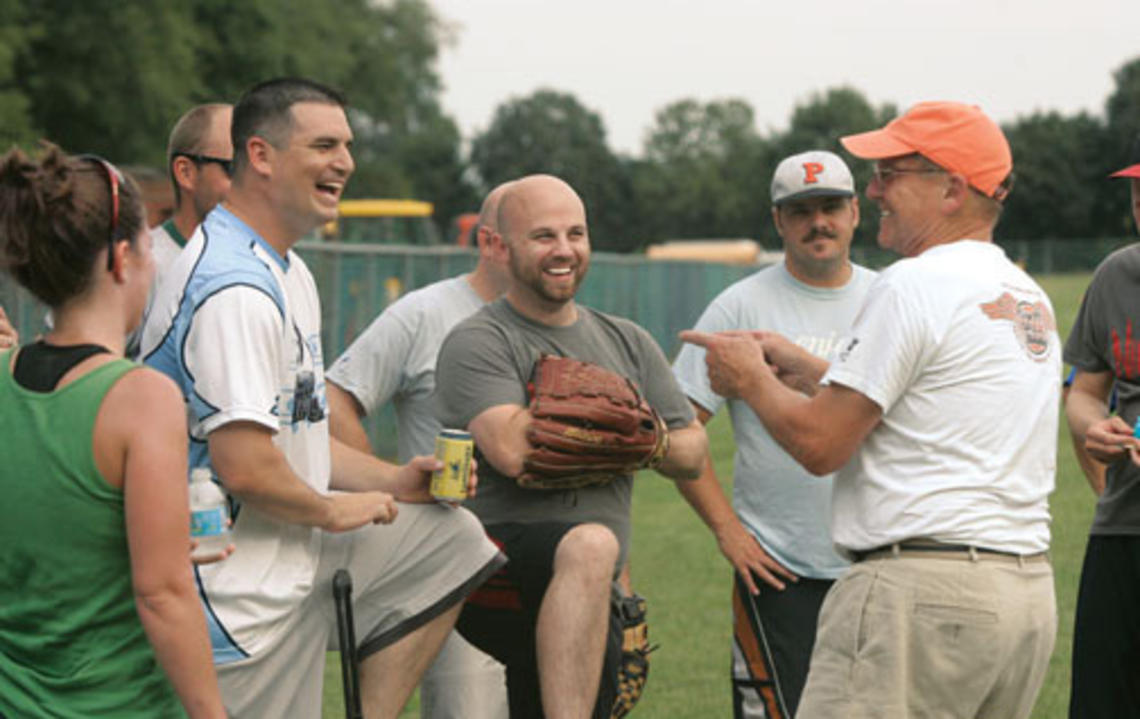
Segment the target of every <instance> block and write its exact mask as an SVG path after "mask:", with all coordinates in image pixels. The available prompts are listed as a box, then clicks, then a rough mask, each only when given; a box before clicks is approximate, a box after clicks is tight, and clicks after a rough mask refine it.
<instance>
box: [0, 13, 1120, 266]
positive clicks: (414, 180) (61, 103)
mask: <svg viewBox="0 0 1140 719" xmlns="http://www.w3.org/2000/svg"><path fill="white" fill-rule="evenodd" d="M455 33H456V31H455V30H454V29H453V28H452V27H451V26H450V25H448V23H447V22H446V20H445V19H444V18H441V17H440V16H439V15H438V14H437V13H436V12H435V11H434V9H433V8H432V6H431V5H430V3H429V2H428V0H388V1H387V2H372V1H371V0H327V1H326V2H323V3H297V2H286V1H284V0H245V2H242V3H238V4H234V3H230V2H225V1H224V0H183V2H180V3H155V2H153V0H114V1H113V2H112V0H87V2H84V3H73V2H70V1H69V0H0V144H2V145H3V146H5V147H6V146H8V145H10V144H13V143H17V144H21V145H25V146H31V145H33V144H34V143H35V141H36V139H37V138H48V139H50V140H52V141H54V142H56V143H58V144H60V145H62V146H63V147H64V148H66V149H68V150H69V151H76V152H78V151H83V152H96V153H99V154H102V155H105V156H107V157H109V158H111V159H113V160H115V161H117V162H121V163H124V164H146V165H152V166H156V167H162V165H163V164H164V151H165V140H166V136H167V133H168V132H169V128H170V126H171V124H172V123H173V122H174V120H175V119H176V118H177V117H178V116H179V115H180V114H181V113H182V112H183V111H184V110H185V109H187V108H188V107H190V106H191V105H194V104H197V103H200V102H208V101H219V100H220V101H231V102H232V101H234V100H236V98H237V97H238V96H239V95H240V93H241V92H242V91H243V90H244V89H246V88H247V87H249V86H251V85H253V84H254V83H256V82H258V81H260V80H263V79H266V78H269V77H274V76H277V75H285V74H293V75H304V76H308V77H312V78H314V79H317V80H319V81H322V82H325V83H327V84H330V85H332V86H335V87H338V88H340V89H342V90H343V91H344V92H345V93H346V94H347V96H348V98H349V101H350V104H351V108H352V109H351V111H350V121H351V123H352V125H353V129H354V131H355V134H356V142H355V149H354V155H355V159H356V162H357V172H356V175H355V177H354V179H353V180H352V182H351V183H350V184H349V193H350V195H351V196H357V197H416V198H419V199H427V200H431V201H433V202H434V203H435V204H436V208H437V221H439V222H440V224H441V225H442V224H446V222H447V221H448V220H449V219H450V218H451V217H453V216H454V215H456V214H458V213H460V212H464V211H470V210H473V209H475V208H477V206H478V203H479V200H480V197H481V195H482V194H483V193H484V192H485V191H486V190H487V189H488V188H489V187H492V186H494V185H495V184H497V183H499V182H501V181H503V180H506V179H510V178H512V177H518V176H520V175H523V174H527V173H532V172H550V173H554V174H557V175H559V176H561V177H563V178H565V179H566V180H567V181H568V182H570V184H572V185H573V186H574V187H576V188H577V189H578V190H579V192H580V193H581V194H582V196H583V198H584V200H585V201H586V205H587V208H588V209H589V212H590V222H591V236H592V238H593V242H594V245H595V247H597V248H599V249H605V250H611V251H631V250H636V249H638V248H640V247H643V246H644V245H646V244H648V243H651V242H658V241H662V240H665V239H700V238H712V237H721V238H725V237H752V238H756V239H759V240H761V241H762V242H763V243H764V244H765V245H767V246H770V247H772V246H776V244H777V243H778V240H777V238H776V237H775V234H774V230H773V228H772V223H771V221H770V219H769V198H768V186H769V182H770V178H771V173H772V171H773V169H774V168H775V165H776V163H778V162H779V160H780V159H781V158H782V157H784V156H786V155H789V154H792V153H794V152H799V151H801V150H805V149H815V148H822V149H830V150H832V151H835V152H838V153H840V154H841V155H844V156H845V157H846V159H848V160H853V158H850V157H849V156H846V155H845V153H844V151H843V150H842V148H841V147H840V146H839V143H838V138H839V137H840V136H842V135H845V134H850V133H853V132H861V131H864V130H869V129H873V128H876V127H880V126H881V125H882V124H883V123H885V122H886V121H888V120H889V119H890V118H892V117H894V116H895V115H897V114H898V112H899V109H900V108H897V107H896V106H894V105H893V104H889V103H886V104H882V105H879V106H876V105H874V104H872V103H871V102H870V101H868V100H867V98H866V97H865V96H864V95H863V94H862V93H861V92H860V91H859V90H857V89H855V88H853V87H847V86H844V87H835V88H829V89H826V90H821V91H819V92H816V93H814V94H812V95H810V96H809V97H807V98H805V99H804V100H803V101H802V102H801V103H799V104H798V105H797V106H796V107H795V108H794V109H793V111H792V115H791V117H790V119H789V124H788V127H787V129H785V130H779V131H772V132H769V133H762V132H760V131H759V130H758V129H757V128H756V122H755V116H754V111H753V109H752V107H751V106H750V105H749V104H748V103H747V102H745V101H743V100H740V99H724V100H715V101H711V102H701V101H698V100H694V99H681V100H678V101H676V102H673V103H671V104H669V105H667V106H665V107H663V108H661V109H660V110H658V112H657V113H656V114H655V116H654V118H653V121H652V123H651V125H650V127H649V128H648V129H647V132H646V135H645V141H644V144H643V147H642V151H641V153H640V155H638V156H626V155H623V154H619V153H616V152H614V151H613V150H612V149H611V148H610V147H609V145H608V143H607V139H606V130H605V125H604V123H603V122H602V119H601V116H600V115H599V114H598V112H597V111H595V110H592V109H590V108H587V107H586V106H584V105H583V104H582V103H581V102H580V101H579V100H578V99H577V98H576V97H574V96H573V95H571V94H569V93H565V92H560V91H558V90H555V89H542V90H538V91H536V92H533V93H531V94H529V95H527V96H523V97H515V98H510V99H507V100H505V101H504V102H502V103H501V104H500V105H499V106H498V107H497V109H496V111H495V113H494V116H493V118H492V119H491V121H490V124H489V125H488V127H487V128H486V129H485V130H483V131H482V132H480V133H478V134H477V135H476V136H475V137H474V138H472V141H471V145H470V150H469V152H465V151H464V149H463V143H462V138H461V136H460V133H459V130H458V127H457V125H456V123H455V121H454V119H453V118H451V117H449V116H448V115H447V114H446V113H445V112H443V110H442V108H441V106H440V103H439V97H440V91H441V84H440V78H439V75H438V73H437V70H436V60H437V58H438V55H439V51H440V48H441V47H443V46H444V45H445V44H447V43H449V42H453V41H454V40H455V37H456V35H455ZM1113 79H1114V81H1115V89H1114V90H1113V92H1112V93H1111V94H1110V96H1109V97H1108V98H1107V100H1106V102H1105V107H1104V113H1103V115H1092V114H1089V113H1084V112H1082V113H1077V114H1075V115H1065V114H1062V113H1059V112H1037V113H1034V114H1032V115H1029V116H1025V117H1020V118H1018V119H1016V120H1015V121H1013V122H1010V123H1007V124H1006V125H1005V131H1006V133H1007V136H1008V137H1009V140H1010V144H1011V146H1012V149H1013V154H1014V165H1015V172H1016V175H1017V178H1016V185H1015V188H1014V192H1013V194H1012V195H1011V197H1010V199H1009V201H1008V204H1007V208H1006V211H1005V215H1004V217H1003V219H1002V223H1001V225H1000V226H999V229H998V232H999V234H1000V235H1001V236H1002V237H1005V238H1009V239H1025V240H1037V239H1066V238H1068V239H1077V238H1089V237H1125V236H1128V235H1130V234H1131V232H1130V229H1129V222H1130V214H1129V209H1128V201H1127V197H1128V194H1127V187H1126V186H1125V183H1110V182H1107V181H1106V180H1105V177H1106V175H1107V174H1108V173H1109V172H1111V171H1112V170H1114V169H1116V168H1118V167H1120V166H1122V165H1123V164H1124V163H1125V162H1126V161H1127V160H1128V156H1129V148H1130V145H1131V142H1132V140H1133V138H1134V137H1135V136H1136V135H1137V133H1138V132H1140V57H1138V58H1136V59H1135V60H1132V61H1130V62H1128V63H1126V64H1124V65H1123V66H1122V67H1120V68H1119V69H1118V70H1117V71H1116V72H1115V73H1114V74H1113ZM904 109H905V108H904ZM851 166H852V169H853V171H854V173H855V178H856V182H857V183H858V185H859V187H865V185H866V183H867V181H868V180H869V175H870V167H869V166H868V165H867V163H864V162H856V161H852V162H851ZM876 230H877V218H876V217H875V213H873V212H865V213H864V222H863V225H862V227H861V229H860V235H859V239H858V240H857V241H858V242H864V243H871V242H873V238H874V236H875V233H876Z"/></svg>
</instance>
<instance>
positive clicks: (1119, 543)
mask: <svg viewBox="0 0 1140 719" xmlns="http://www.w3.org/2000/svg"><path fill="white" fill-rule="evenodd" d="M1111 176H1112V177H1117V178H1123V179H1126V180H1128V181H1129V182H1130V183H1131V185H1132V216H1133V218H1134V219H1135V220H1136V226H1137V229H1138V230H1140V137H1137V138H1136V142H1135V144H1134V146H1133V150H1132V164H1130V165H1129V166H1128V167H1125V168H1124V169H1123V170H1120V171H1118V172H1114V173H1113V174H1112V175H1111ZM1138 274H1140V244H1132V245H1129V246H1127V247H1125V248H1123V249H1120V250H1117V251H1116V252H1113V253H1112V254H1111V255H1109V256H1108V257H1107V258H1105V260H1104V261H1103V262H1101V264H1100V266H1099V267H1097V270H1096V274H1095V275H1093V281H1092V284H1090V285H1089V288H1088V290H1087V291H1086V292H1085V297H1084V300H1083V301H1082V302H1081V310H1080V312H1079V313H1078V315H1077V320H1076V322H1074V323H1073V329H1072V331H1071V332H1070V333H1069V339H1068V341H1067V342H1066V343H1065V361H1066V362H1068V363H1069V364H1071V365H1073V368H1074V369H1075V370H1076V374H1075V375H1074V378H1073V385H1072V388H1071V389H1070V391H1069V397H1068V402H1067V403H1066V406H1065V415H1066V419H1068V422H1069V430H1070V431H1071V432H1072V435H1073V440H1074V442H1078V443H1080V444H1081V445H1082V446H1083V447H1084V448H1085V449H1086V450H1087V451H1088V453H1089V454H1090V455H1091V456H1092V457H1093V458H1094V459H1096V460H1098V461H1100V462H1103V463H1104V464H1105V466H1106V467H1107V470H1106V471H1105V484H1104V491H1103V492H1101V493H1100V497H1099V498H1098V499H1097V505H1096V515H1095V517H1094V518H1093V522H1092V527H1091V528H1090V529H1089V541H1088V546H1087V547H1086V548H1085V559H1084V563H1083V565H1082V567H1081V586H1080V592H1079V594H1078V596H1077V612H1076V619H1075V621H1074V623H1073V661H1072V687H1073V689H1072V695H1071V697H1070V700H1069V716H1070V717H1080V719H1098V718H1099V717H1126V716H1127V717H1135V716H1140V694H1138V693H1137V677H1138V674H1137V672H1138V669H1140V665H1138V662H1137V657H1140V623H1138V622H1137V621H1136V607H1137V605H1140V442H1138V440H1137V439H1136V438H1135V436H1134V434H1135V429H1134V428H1135V427H1136V425H1137V420H1138V419H1140V359H1138V358H1137V356H1136V352H1135V351H1133V350H1132V349H1131V348H1132V347H1133V346H1134V345H1133V341H1132V340H1130V339H1129V337H1130V336H1131V334H1132V333H1133V332H1134V330H1133V328H1134V327H1136V326H1137V325H1138V324H1140V309H1138V308H1140V283H1138V282H1137V281H1136V277H1137V275H1138ZM1122 348H1123V349H1122ZM1114 390H1115V392H1116V397H1117V400H1118V402H1117V407H1116V411H1115V412H1113V411H1111V410H1109V404H1108V401H1109V397H1110V395H1111V394H1112V392H1113V391H1114Z"/></svg>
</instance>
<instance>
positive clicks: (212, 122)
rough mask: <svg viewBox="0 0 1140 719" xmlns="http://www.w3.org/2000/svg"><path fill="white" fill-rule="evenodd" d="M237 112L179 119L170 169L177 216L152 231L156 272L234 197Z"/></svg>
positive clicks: (211, 109) (197, 112)
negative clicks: (217, 208)
mask: <svg viewBox="0 0 1140 719" xmlns="http://www.w3.org/2000/svg"><path fill="white" fill-rule="evenodd" d="M233 111H234V109H233V106H232V105H227V104H224V103H208V104H205V105H198V106H196V107H193V108H191V109H190V110H188V111H186V114H184V115H183V116H182V117H180V118H178V122H176V123H174V128H173V129H172V130H171V131H170V140H169V142H168V143H167V145H166V168H167V170H168V171H169V172H170V183H171V184H172V185H173V186H174V214H173V215H172V216H171V217H170V219H168V220H167V221H166V222H163V223H162V224H161V225H159V226H157V227H155V228H154V229H153V230H151V239H152V240H153V241H154V261H155V266H156V267H158V268H159V271H160V272H161V271H162V269H163V268H164V267H167V266H169V265H170V263H171V262H173V261H174V258H175V256H177V255H178V253H179V252H180V251H181V250H182V248H183V247H184V246H185V245H186V240H187V238H189V237H190V235H192V234H194V230H196V229H198V225H200V224H202V220H204V219H206V215H207V214H208V213H209V212H210V210H212V209H214V206H215V205H217V204H218V203H219V202H221V201H222V200H224V199H226V193H227V192H229V191H230V167H231V165H232V164H233V158H234V148H233V143H232V141H231V140H230V121H231V120H232V119H233Z"/></svg>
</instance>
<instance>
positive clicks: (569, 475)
mask: <svg viewBox="0 0 1140 719" xmlns="http://www.w3.org/2000/svg"><path fill="white" fill-rule="evenodd" d="M527 389H528V392H529V395H530V407H529V409H530V414H531V417H532V421H531V424H530V427H529V428H528V429H527V440H529V441H530V444H531V447H532V449H531V451H530V452H529V453H528V454H527V455H526V457H525V458H524V460H523V473H522V475H520V476H519V478H518V483H519V485H520V486H522V487H526V488H530V489H573V488H575V487H589V486H593V485H598V484H605V483H607V482H611V481H613V480H614V479H616V478H617V477H620V476H623V475H626V474H629V473H631V472H634V471H637V470H639V469H644V468H646V467H656V466H658V465H659V464H660V462H661V460H662V459H663V458H664V457H665V453H666V452H668V450H669V430H668V428H667V427H666V426H665V421H664V420H663V419H661V415H659V414H657V412H656V411H655V410H654V409H653V408H652V407H650V406H649V403H647V402H646V401H645V399H644V398H643V397H642V396H641V392H640V391H639V390H638V388H637V385H636V384H634V383H633V382H632V381H630V380H628V379H626V378H625V377H622V376H621V375H618V374H616V373H614V372H611V371H609V370H607V369H605V368H604V367H599V366H598V365H596V364H592V363H589V362H582V361H580V360H575V359H570V358H568V357H556V356H554V355H545V354H544V355H542V356H541V357H540V358H539V360H538V362H536V363H535V366H534V372H533V374H532V375H531V381H530V383H529V385H528V387H527Z"/></svg>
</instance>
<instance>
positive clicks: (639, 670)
mask: <svg viewBox="0 0 1140 719" xmlns="http://www.w3.org/2000/svg"><path fill="white" fill-rule="evenodd" d="M617 602H618V613H619V616H620V617H621V624H622V641H621V664H619V665H618V692H617V697H615V699H614V708H613V711H612V712H611V713H610V716H611V717H612V719H620V717H623V716H625V715H626V714H629V712H630V711H631V710H632V709H633V705H634V704H637V702H638V700H639V699H641V694H642V692H644V691H645V682H646V680H648V679H649V653H650V652H652V651H653V650H654V649H656V648H657V647H656V646H650V644H649V625H648V624H646V621H645V614H646V607H645V598H644V597H642V596H641V595H639V594H636V593H635V594H633V595H632V596H629V597H621V598H620V599H618V600H617Z"/></svg>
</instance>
